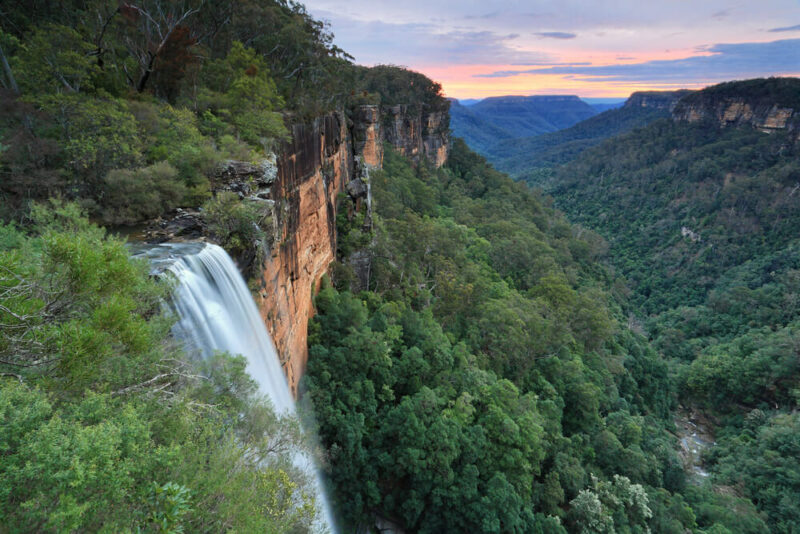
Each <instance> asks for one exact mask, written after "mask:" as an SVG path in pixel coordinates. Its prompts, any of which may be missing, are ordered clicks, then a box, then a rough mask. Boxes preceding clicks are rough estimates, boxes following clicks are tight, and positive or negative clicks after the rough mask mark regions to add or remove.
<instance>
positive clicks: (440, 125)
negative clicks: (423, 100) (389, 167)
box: [382, 106, 450, 167]
mask: <svg viewBox="0 0 800 534" xmlns="http://www.w3.org/2000/svg"><path fill="white" fill-rule="evenodd" d="M448 119H449V116H448V114H447V112H444V111H434V112H426V113H423V112H422V111H414V110H413V109H412V108H411V107H410V106H390V107H387V108H384V109H383V120H382V127H383V132H382V133H383V135H382V138H383V139H384V140H385V141H386V142H387V143H389V144H391V145H392V146H393V147H394V148H395V149H396V150H397V151H398V152H400V154H402V155H403V156H405V157H407V158H409V159H410V160H411V161H414V162H419V161H420V158H422V157H425V158H427V159H428V160H429V161H431V162H432V163H433V164H434V165H436V166H437V167H441V166H442V165H444V163H445V161H447V150H448V146H449V142H450V138H449V120H448Z"/></svg>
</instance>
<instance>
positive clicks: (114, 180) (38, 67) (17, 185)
mask: <svg viewBox="0 0 800 534" xmlns="http://www.w3.org/2000/svg"><path fill="white" fill-rule="evenodd" d="M0 32H2V33H0V51H2V54H3V55H2V58H0V59H2V64H3V66H4V68H3V69H2V75H0V81H1V82H2V86H3V87H4V90H0V106H2V116H1V117H0V133H1V134H2V145H0V147H2V150H0V173H2V176H3V180H2V182H0V198H1V199H2V200H3V203H2V208H0V209H1V210H2V211H3V212H4V213H3V215H4V216H5V217H14V216H24V210H25V206H26V202H27V201H28V200H31V199H33V200H42V199H46V198H48V197H52V196H63V197H66V198H69V199H73V200H76V201H78V202H79V203H80V204H81V205H82V206H83V207H84V208H85V209H87V210H88V211H89V213H90V215H92V216H93V217H94V218H96V219H97V220H99V221H101V222H103V223H104V224H133V223H136V222H139V221H142V220H146V219H150V218H153V217H156V216H158V215H160V214H162V213H164V212H166V211H168V210H170V209H173V208H175V207H178V206H197V205H199V204H202V202H203V201H205V200H207V199H208V197H209V192H208V188H209V187H208V176H209V174H210V173H211V171H212V170H213V168H214V166H215V165H216V164H218V163H219V162H220V161H224V160H227V159H237V160H244V161H251V160H253V161H255V160H258V159H259V158H264V157H266V156H268V155H269V154H270V153H271V152H273V151H275V150H279V149H280V147H281V144H282V143H283V142H284V141H285V140H286V139H287V137H288V129H287V127H286V124H287V123H294V122H298V121H304V120H309V119H311V118H314V117H317V116H320V115H321V114H323V113H326V112H329V111H332V110H335V109H349V107H350V106H353V105H357V104H361V103H373V104H381V105H385V106H389V105H395V104H397V103H407V104H409V105H410V106H412V107H413V108H414V109H415V110H419V111H422V110H430V111H446V109H447V101H446V100H444V99H443V98H442V96H441V86H440V85H438V84H436V83H434V82H432V81H431V80H429V79H427V78H426V77H424V76H422V75H421V74H418V73H414V72H411V71H408V70H406V69H402V68H399V67H393V66H379V67H376V68H373V69H367V68H364V67H358V66H355V65H353V64H352V63H351V62H350V59H351V58H350V57H349V56H347V54H346V53H344V52H343V51H342V50H341V49H339V48H338V47H337V46H335V45H334V44H333V35H332V34H331V33H330V31H329V30H328V29H327V27H326V26H325V24H323V23H322V22H320V21H317V20H315V19H313V18H312V17H310V16H309V15H308V13H307V12H306V10H305V8H304V7H303V6H302V4H299V3H296V2H284V1H266V2H261V1H259V2H256V1H241V2H216V1H210V2H209V1H173V0H146V1H143V2H125V3H119V4H117V3H109V2H105V1H94V2H92V1H87V2H67V3H65V2H38V1H37V2H33V4H32V5H29V3H27V2H17V3H10V4H9V5H8V7H7V8H4V9H3V10H2V11H0ZM443 125H444V127H445V128H446V127H447V123H446V121H445V122H444V123H443ZM34 184H35V185H34ZM16 210H21V211H18V212H16V213H15V211H16Z"/></svg>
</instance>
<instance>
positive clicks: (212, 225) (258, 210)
mask: <svg viewBox="0 0 800 534" xmlns="http://www.w3.org/2000/svg"><path fill="white" fill-rule="evenodd" d="M203 220H204V221H205V223H206V224H207V225H208V230H209V232H210V233H211V235H212V236H213V237H214V238H215V239H216V240H217V241H218V242H219V244H220V245H221V246H222V247H223V248H224V249H225V250H227V251H228V252H229V253H230V254H231V255H232V256H234V257H236V258H237V259H239V261H240V263H241V265H242V266H243V267H247V266H251V265H253V264H260V263H261V262H262V261H263V260H264V258H265V255H266V250H267V232H266V231H264V228H268V227H269V225H270V219H269V213H268V211H267V210H266V209H265V208H264V207H262V205H261V203H259V202H255V201H247V200H240V199H239V197H238V196H237V195H236V194H235V193H230V192H221V193H218V194H217V196H216V197H214V198H213V199H211V200H209V201H207V202H206V203H205V204H203Z"/></svg>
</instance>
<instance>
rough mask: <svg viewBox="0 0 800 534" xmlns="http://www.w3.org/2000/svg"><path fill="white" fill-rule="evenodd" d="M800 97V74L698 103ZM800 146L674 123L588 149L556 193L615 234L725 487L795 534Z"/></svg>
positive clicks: (701, 97)
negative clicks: (709, 433) (700, 420)
mask: <svg viewBox="0 0 800 534" xmlns="http://www.w3.org/2000/svg"><path fill="white" fill-rule="evenodd" d="M798 91H800V80H797V79H791V78H786V79H770V80H754V81H747V82H739V83H729V84H723V85H721V86H716V87H712V88H710V89H707V90H704V91H701V92H699V93H697V94H694V95H691V101H690V103H694V104H692V105H702V104H703V103H704V102H705V103H706V104H709V105H712V104H713V105H716V103H717V101H716V100H715V99H716V98H718V97H721V96H720V95H724V97H725V98H731V97H733V98H736V99H738V100H739V101H742V102H746V103H750V104H752V106H756V105H760V106H762V105H766V106H767V107H769V105H768V103H767V102H766V100H768V99H769V97H770V95H772V96H775V95H777V96H776V98H780V99H781V100H780V102H777V103H778V104H780V105H781V106H788V107H790V108H793V109H795V110H797V109H800V98H796V96H797V95H800V92H798ZM792 95H795V98H794V99H793V100H792V99H791V97H792ZM787 99H789V100H787ZM685 102H686V101H682V103H681V105H683V104H684V103H685ZM687 105H689V104H687ZM799 151H800V145H798V143H797V138H796V133H795V132H787V131H775V132H773V133H771V134H767V133H763V132H761V131H758V130H756V129H754V128H751V127H749V126H743V127H727V128H726V127H722V126H721V125H720V122H719V121H709V122H705V123H703V122H701V123H693V124H687V123H683V122H675V121H672V120H664V121H659V122H657V123H654V124H652V125H651V126H649V127H647V128H644V129H640V130H636V131H634V132H632V133H630V134H627V135H625V136H622V137H619V138H616V139H613V140H610V141H608V142H606V143H604V144H602V145H600V146H599V147H597V148H596V149H593V150H590V151H587V152H586V153H584V154H583V155H581V156H580V157H579V158H578V159H577V160H576V161H574V162H573V163H571V164H569V165H566V166H564V167H562V168H560V169H558V171H557V172H556V175H555V177H554V178H553V180H552V182H551V183H552V184H553V185H552V189H550V192H551V193H552V195H553V196H554V198H555V200H556V203H557V205H558V206H559V207H560V208H562V209H563V210H564V211H565V212H566V214H567V215H568V217H570V218H571V219H573V220H575V221H577V222H580V223H581V224H584V225H586V226H588V227H590V228H593V229H595V230H597V231H598V232H600V233H601V234H602V235H604V236H605V237H606V238H607V239H608V240H609V247H610V254H609V262H610V263H611V264H612V265H613V266H614V267H615V268H616V269H617V270H618V272H619V273H620V274H621V275H623V276H625V277H626V278H627V280H628V282H629V284H630V287H631V288H632V289H633V293H632V296H631V301H632V303H634V305H635V306H634V307H633V308H632V312H633V313H635V314H636V315H638V318H639V319H638V320H639V321H641V327H642V329H643V331H645V332H646V333H647V335H648V336H649V337H650V339H651V341H652V343H653V345H654V346H655V347H656V349H658V350H659V351H660V352H661V353H662V354H663V355H665V356H666V357H667V358H669V359H670V360H671V362H672V364H671V366H672V368H673V374H674V376H675V377H676V379H677V381H678V388H679V391H680V392H681V396H682V398H683V399H684V402H685V403H687V404H694V405H695V406H696V407H699V408H701V409H703V410H704V411H706V413H707V414H708V415H709V416H710V417H712V420H714V421H715V422H716V426H717V428H716V440H717V445H716V447H713V448H712V449H711V451H710V452H709V453H708V457H707V460H708V462H707V463H708V465H709V466H710V468H711V471H712V482H713V483H714V485H715V487H717V488H719V491H728V492H732V493H734V494H737V495H741V496H744V497H747V498H750V499H752V501H753V502H754V503H755V504H756V505H757V506H758V508H759V509H760V510H762V511H763V512H764V513H765V515H766V517H767V520H768V523H769V525H770V527H769V528H770V531H771V532H781V533H790V532H796V531H797V529H798V528H800V507H798V505H797V503H798V502H800V482H798V480H800V479H798V470H797V463H796V458H797V457H798V454H799V453H800V449H798V446H797V444H798V442H800V441H799V440H800V434H799V433H798V424H797V408H798V402H800V396H798V393H799V392H800V391H799V390H798V388H797V384H798V379H800V360H798V357H797V355H798V344H797V342H798V339H799V338H798V334H797V329H798V327H800V314H799V313H798V312H800V309H798V307H797V305H796V303H795V301H796V300H797V294H798V288H799V287H800V286H798V272H799V271H798V269H800V252H798V251H800V248H798V247H799V246H800V243H799V242H798V236H797V228H798V225H800V219H798V213H800V212H799V211H798V207H800V203H799V202H800V197H798V196H797V191H798V187H800V186H799V185H798V184H799V183H800V165H799V164H798V161H800V160H799V159H798V156H800V152H799ZM725 488H727V489H725Z"/></svg>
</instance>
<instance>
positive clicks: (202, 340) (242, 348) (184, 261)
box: [142, 243, 335, 532]
mask: <svg viewBox="0 0 800 534" xmlns="http://www.w3.org/2000/svg"><path fill="white" fill-rule="evenodd" d="M142 254H143V255H145V256H147V257H148V258H150V260H151V261H152V262H153V263H154V264H156V265H158V264H162V265H165V266H166V268H167V269H168V270H170V271H171V272H172V273H173V274H174V275H175V276H176V278H177V279H178V284H177V287H176V288H175V292H174V295H173V305H174V307H175V310H176V311H177V313H178V317H179V321H178V323H177V324H176V326H175V334H176V336H178V337H179V338H181V339H182V340H184V341H185V342H186V343H187V344H188V345H189V346H190V347H191V348H193V349H195V350H197V351H198V352H199V353H200V354H201V355H202V356H203V357H209V356H211V355H212V354H213V353H214V352H215V351H222V352H228V353H230V354H241V355H242V356H244V357H245V358H246V359H247V371H248V373H249V374H250V376H252V377H253V379H255V380H256V382H257V383H258V386H259V389H260V391H261V393H263V394H265V395H266V396H267V397H269V399H270V400H271V401H272V404H273V407H274V408H275V411H276V412H277V413H278V414H280V415H292V416H293V415H295V406H294V400H293V398H292V395H291V393H290V392H289V387H288V385H287V383H286V377H285V376H284V374H283V369H281V365H280V362H279V359H278V353H277V351H276V350H275V346H274V345H273V343H272V339H271V338H270V335H269V333H268V332H267V329H266V327H265V326H264V322H263V320H262V319H261V316H260V315H259V313H258V308H257V307H256V304H255V302H254V301H253V297H252V296H251V295H250V291H249V290H248V289H247V285H246V284H245V282H244V279H242V276H241V274H239V270H238V269H237V268H236V265H235V264H234V263H233V261H232V260H231V258H230V256H228V253H227V252H225V250H223V249H222V248H221V247H218V246H216V245H212V244H205V243H165V244H162V245H158V246H156V247H149V248H147V249H145V250H143V251H142ZM295 463H296V464H297V465H298V467H300V468H301V469H304V470H307V469H309V468H312V466H313V463H312V462H311V460H310V459H309V458H307V457H305V456H303V455H298V457H296V458H295ZM316 486H317V499H318V501H319V502H320V505H321V508H322V511H323V513H324V521H325V526H327V528H328V529H329V530H330V531H331V532H335V528H334V522H333V519H332V514H331V512H330V507H329V505H328V502H327V500H326V498H325V493H324V491H323V489H322V481H321V479H320V478H319V476H317V478H316Z"/></svg>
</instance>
